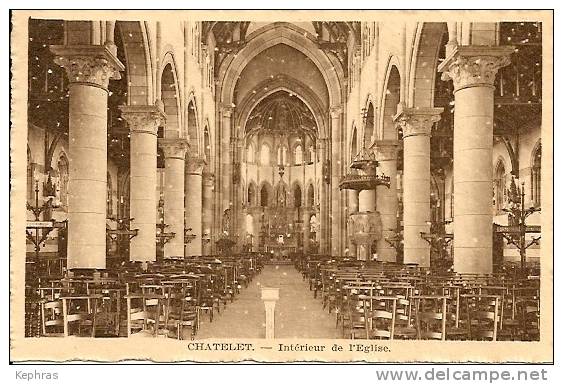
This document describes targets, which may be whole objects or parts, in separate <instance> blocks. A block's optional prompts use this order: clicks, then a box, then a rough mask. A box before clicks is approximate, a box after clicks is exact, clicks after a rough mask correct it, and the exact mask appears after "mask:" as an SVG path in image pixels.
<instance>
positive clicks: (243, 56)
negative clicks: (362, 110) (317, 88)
mask: <svg viewBox="0 0 563 384" xmlns="http://www.w3.org/2000/svg"><path fill="white" fill-rule="evenodd" d="M277 44H286V45H288V46H290V47H293V48H295V49H297V50H299V51H300V52H302V53H303V54H304V55H305V56H307V57H308V58H309V59H310V60H311V61H312V62H313V63H314V64H315V65H316V66H317V68H318V69H319V72H320V73H321V74H322V76H323V78H324V80H325V83H326V85H327V89H328V94H329V102H330V105H334V106H337V105H341V104H342V92H341V89H342V79H344V71H343V68H342V65H341V64H340V62H339V61H338V60H337V59H336V57H331V56H329V55H327V54H326V53H325V52H323V51H322V50H320V49H319V48H318V45H317V43H316V42H315V41H314V40H313V37H312V36H311V37H309V34H308V33H306V31H305V30H303V29H301V28H299V27H297V26H295V25H293V24H290V23H285V22H276V23H271V24H268V25H266V26H264V27H262V28H260V29H258V30H257V31H255V32H253V33H251V34H250V35H249V36H248V37H247V41H246V44H245V46H244V48H242V49H241V50H240V51H238V52H237V53H236V55H235V54H231V55H230V56H229V57H228V58H226V59H225V60H224V61H223V63H221V67H220V68H219V71H218V73H219V78H220V79H221V81H220V83H219V84H220V89H219V92H218V94H220V95H221V96H220V100H221V102H222V103H224V104H225V105H231V104H232V103H233V102H234V92H235V88H236V83H237V80H238V77H239V75H240V74H241V73H242V71H243V69H244V68H245V67H246V65H247V64H248V63H249V62H250V61H251V60H252V59H253V58H254V57H256V56H257V55H258V54H260V53H261V52H263V51H264V50H266V49H268V48H270V47H273V46H274V45H277Z"/></svg>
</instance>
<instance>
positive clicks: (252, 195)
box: [246, 181, 256, 207]
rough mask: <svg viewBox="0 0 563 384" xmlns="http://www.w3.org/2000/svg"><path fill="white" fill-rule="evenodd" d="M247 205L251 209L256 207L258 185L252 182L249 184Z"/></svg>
mask: <svg viewBox="0 0 563 384" xmlns="http://www.w3.org/2000/svg"><path fill="white" fill-rule="evenodd" d="M246 204H247V205H248V206H250V207H253V206H255V205H256V183H255V182H254V181H251V182H250V183H249V184H248V192H247V194H246Z"/></svg>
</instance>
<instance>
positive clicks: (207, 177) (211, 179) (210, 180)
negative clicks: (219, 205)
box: [201, 172, 215, 187]
mask: <svg viewBox="0 0 563 384" xmlns="http://www.w3.org/2000/svg"><path fill="white" fill-rule="evenodd" d="M201 175H202V177H203V185H205V186H208V187H213V185H214V184H215V175H214V174H213V173H211V172H203V173H202V174H201Z"/></svg>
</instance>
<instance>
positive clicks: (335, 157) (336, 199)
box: [330, 106, 343, 257]
mask: <svg viewBox="0 0 563 384" xmlns="http://www.w3.org/2000/svg"><path fill="white" fill-rule="evenodd" d="M341 115H342V108H341V107H340V106H335V107H332V108H331V109H330V118H331V124H330V125H331V146H330V148H331V155H330V158H331V171H330V172H331V183H330V185H331V191H332V193H331V210H330V227H331V230H330V238H331V250H330V254H331V255H332V256H336V257H342V254H343V253H342V229H343V226H342V208H343V206H342V191H340V189H339V188H338V184H339V183H340V177H341V174H342V172H341V168H342V165H341V149H342V148H341V145H342V140H341V137H340V135H341V132H342V129H341V126H340V122H341Z"/></svg>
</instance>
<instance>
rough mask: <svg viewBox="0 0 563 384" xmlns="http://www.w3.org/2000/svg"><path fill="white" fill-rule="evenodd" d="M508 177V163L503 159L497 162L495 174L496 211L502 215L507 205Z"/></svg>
mask: <svg viewBox="0 0 563 384" xmlns="http://www.w3.org/2000/svg"><path fill="white" fill-rule="evenodd" d="M506 177H507V169H506V162H505V161H504V159H503V158H502V157H499V159H498V160H497V162H496V165H495V172H494V179H493V180H494V186H493V188H494V196H495V211H496V213H497V214H501V213H502V208H504V205H505V199H506V182H507V180H506Z"/></svg>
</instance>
